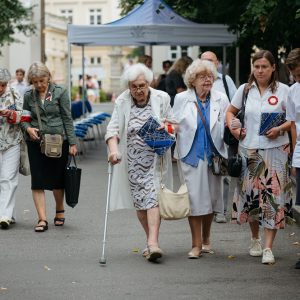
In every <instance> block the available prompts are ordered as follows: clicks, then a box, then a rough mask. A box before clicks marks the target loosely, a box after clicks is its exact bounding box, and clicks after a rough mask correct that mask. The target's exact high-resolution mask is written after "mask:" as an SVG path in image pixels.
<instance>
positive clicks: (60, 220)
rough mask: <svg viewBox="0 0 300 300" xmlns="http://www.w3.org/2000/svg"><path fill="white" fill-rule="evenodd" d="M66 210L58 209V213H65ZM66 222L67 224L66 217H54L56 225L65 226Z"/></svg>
mask: <svg viewBox="0 0 300 300" xmlns="http://www.w3.org/2000/svg"><path fill="white" fill-rule="evenodd" d="M64 212H65V210H57V211H56V214H63V213H64ZM64 224H65V218H58V217H55V218H54V225H55V226H64Z"/></svg>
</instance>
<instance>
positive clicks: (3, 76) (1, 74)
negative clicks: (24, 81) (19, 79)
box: [0, 68, 11, 82]
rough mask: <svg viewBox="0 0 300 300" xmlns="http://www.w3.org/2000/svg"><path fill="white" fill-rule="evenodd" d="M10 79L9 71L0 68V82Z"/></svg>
mask: <svg viewBox="0 0 300 300" xmlns="http://www.w3.org/2000/svg"><path fill="white" fill-rule="evenodd" d="M10 79H11V76H10V73H9V71H8V70H7V69H4V68H0V82H9V81H10Z"/></svg>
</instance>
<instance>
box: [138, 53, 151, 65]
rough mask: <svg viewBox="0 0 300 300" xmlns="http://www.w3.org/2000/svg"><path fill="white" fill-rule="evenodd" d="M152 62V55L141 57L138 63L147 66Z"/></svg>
mask: <svg viewBox="0 0 300 300" xmlns="http://www.w3.org/2000/svg"><path fill="white" fill-rule="evenodd" d="M149 60H151V61H152V57H151V56H150V55H146V54H145V55H142V56H140V57H139V59H138V62H139V63H142V64H146V62H147V61H149Z"/></svg>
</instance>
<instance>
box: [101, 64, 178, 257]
mask: <svg viewBox="0 0 300 300" xmlns="http://www.w3.org/2000/svg"><path fill="white" fill-rule="evenodd" d="M123 80H124V83H125V84H127V86H128V89H127V90H126V91H125V92H123V93H122V94H121V95H120V96H119V97H118V98H117V100H116V103H115V107H114V111H113V114H112V118H111V121H110V122H109V124H108V127H107V134H106V137H105V139H106V142H107V144H108V148H109V161H110V162H111V163H112V164H113V165H114V171H113V176H112V188H111V191H112V192H111V204H110V209H111V210H114V209H123V208H132V207H133V206H134V208H135V209H136V211H137V216H138V219H139V221H140V223H141V225H142V227H143V229H144V230H145V233H146V237H147V248H146V249H145V250H144V251H143V255H144V256H145V257H146V258H147V259H148V260H149V261H156V260H157V259H158V258H160V257H161V256H162V255H163V252H162V250H161V249H160V248H159V244H158V233H159V227H160V214H159V208H158V201H157V193H158V191H159V184H160V180H161V171H160V159H159V158H158V156H157V154H155V152H154V150H152V149H151V148H150V147H149V146H147V144H146V143H145V142H144V141H143V140H142V139H141V138H140V137H139V136H138V135H137V131H138V130H139V129H140V128H141V127H142V126H143V124H144V123H145V122H146V121H147V119H148V118H149V117H150V116H152V117H155V118H156V119H158V120H159V121H160V122H161V123H164V124H162V127H161V129H163V128H164V126H165V125H167V123H168V122H166V120H172V119H173V113H172V109H171V106H170V97H169V95H168V94H167V93H165V92H162V91H158V90H155V89H152V88H151V87H150V83H151V82H152V80H153V73H152V71H151V70H150V69H148V68H147V67H146V66H145V65H143V64H136V65H133V66H131V67H129V68H128V69H127V70H126V72H125V74H124V75H123ZM168 127H169V128H171V127H172V125H171V126H168ZM164 162H166V163H164V168H163V172H162V173H163V179H165V180H166V182H165V183H166V185H167V186H168V187H169V188H172V163H171V155H170V150H168V151H167V153H166V154H165V155H164Z"/></svg>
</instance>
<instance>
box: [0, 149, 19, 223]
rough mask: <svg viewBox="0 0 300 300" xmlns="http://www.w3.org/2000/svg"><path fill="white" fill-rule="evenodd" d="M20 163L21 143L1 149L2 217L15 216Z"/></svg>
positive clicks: (0, 193) (0, 192) (0, 186)
mask: <svg viewBox="0 0 300 300" xmlns="http://www.w3.org/2000/svg"><path fill="white" fill-rule="evenodd" d="M19 164H20V144H18V145H16V146H13V147H11V148H9V149H7V150H3V151H0V218H5V219H8V220H11V218H12V217H14V208H15V203H16V197H15V194H16V189H17V186H18V178H19Z"/></svg>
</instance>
